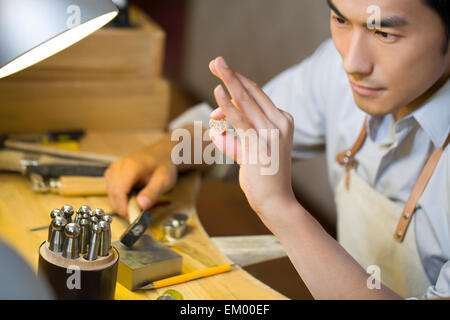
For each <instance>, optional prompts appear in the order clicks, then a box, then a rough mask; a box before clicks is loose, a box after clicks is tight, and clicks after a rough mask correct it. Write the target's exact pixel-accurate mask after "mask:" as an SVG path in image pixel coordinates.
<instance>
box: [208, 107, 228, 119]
mask: <svg viewBox="0 0 450 320" xmlns="http://www.w3.org/2000/svg"><path fill="white" fill-rule="evenodd" d="M209 116H210V117H211V118H212V119H214V120H222V119H224V118H225V117H226V115H225V113H223V111H222V109H220V108H217V109H215V110H214V111H213V112H211V114H210V115H209Z"/></svg>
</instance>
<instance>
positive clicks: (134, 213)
mask: <svg viewBox="0 0 450 320" xmlns="http://www.w3.org/2000/svg"><path fill="white" fill-rule="evenodd" d="M166 199H168V198H167V197H165V196H161V197H160V198H159V199H158V202H157V203H156V204H155V205H154V206H153V207H152V208H151V209H155V208H157V207H164V206H168V205H170V204H171V201H170V200H166ZM128 219H129V221H130V225H129V226H128V228H127V229H126V230H125V232H124V233H123V234H122V236H121V237H120V242H122V243H123V244H124V245H125V246H127V247H129V248H131V247H132V246H133V244H135V243H136V241H138V240H139V238H140V237H141V236H142V235H143V234H144V233H145V231H147V229H148V227H149V226H150V223H151V222H152V220H153V214H152V213H151V212H150V211H149V210H142V211H141V210H140V209H139V205H138V203H137V201H136V198H135V197H132V198H131V199H130V201H129V202H128Z"/></svg>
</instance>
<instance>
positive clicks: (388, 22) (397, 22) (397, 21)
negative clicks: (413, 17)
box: [327, 0, 408, 28]
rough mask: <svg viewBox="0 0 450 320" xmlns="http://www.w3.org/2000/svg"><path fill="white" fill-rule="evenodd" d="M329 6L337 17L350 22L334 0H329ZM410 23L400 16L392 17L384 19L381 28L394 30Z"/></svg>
mask: <svg viewBox="0 0 450 320" xmlns="http://www.w3.org/2000/svg"><path fill="white" fill-rule="evenodd" d="M327 3H328V6H329V7H330V9H331V10H333V11H334V13H335V14H336V15H338V16H339V17H340V18H342V19H344V20H348V19H347V18H346V17H345V16H344V15H343V14H342V13H341V12H340V11H339V9H338V8H336V6H335V5H334V3H333V1H332V0H327ZM407 24H408V22H407V21H406V20H405V19H404V18H402V17H399V16H392V17H388V18H385V19H382V20H381V21H380V27H384V28H393V27H401V26H405V25H407ZM364 26H366V24H364Z"/></svg>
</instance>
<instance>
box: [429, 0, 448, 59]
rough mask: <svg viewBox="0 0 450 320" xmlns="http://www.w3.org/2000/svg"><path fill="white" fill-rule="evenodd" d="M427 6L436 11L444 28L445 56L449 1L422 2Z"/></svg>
mask: <svg viewBox="0 0 450 320" xmlns="http://www.w3.org/2000/svg"><path fill="white" fill-rule="evenodd" d="M423 1H424V2H425V4H426V5H427V6H429V7H430V8H431V9H433V10H434V11H436V12H437V13H438V14H439V16H440V17H441V20H442V22H443V23H444V26H445V32H446V41H445V44H444V54H447V52H448V49H449V42H450V1H449V0H423Z"/></svg>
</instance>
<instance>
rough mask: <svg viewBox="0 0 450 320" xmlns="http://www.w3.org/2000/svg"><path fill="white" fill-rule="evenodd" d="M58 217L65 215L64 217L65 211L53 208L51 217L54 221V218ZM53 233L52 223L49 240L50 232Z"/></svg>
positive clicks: (49, 229)
mask: <svg viewBox="0 0 450 320" xmlns="http://www.w3.org/2000/svg"><path fill="white" fill-rule="evenodd" d="M56 217H63V218H64V215H63V213H62V212H61V210H59V209H53V210H52V212H50V218H51V219H52V221H53V219H55V218H56ZM51 233H52V224H51V223H50V225H49V226H48V239H49V241H50V234H51Z"/></svg>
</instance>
